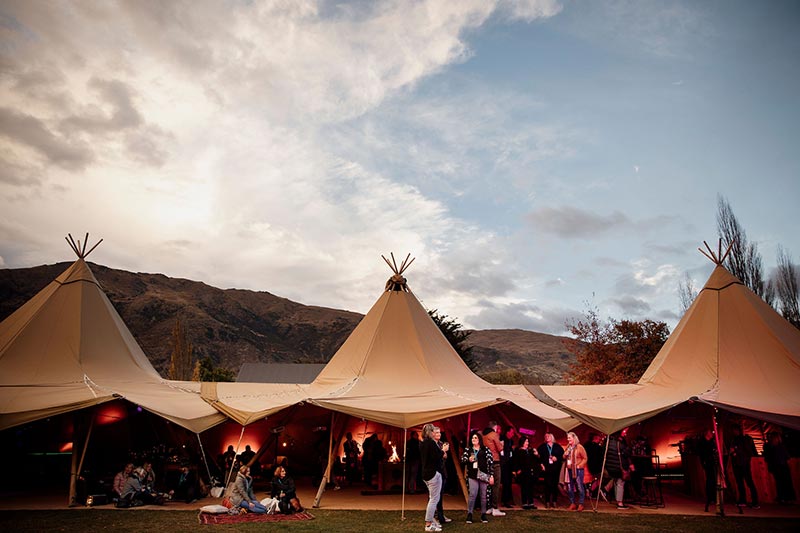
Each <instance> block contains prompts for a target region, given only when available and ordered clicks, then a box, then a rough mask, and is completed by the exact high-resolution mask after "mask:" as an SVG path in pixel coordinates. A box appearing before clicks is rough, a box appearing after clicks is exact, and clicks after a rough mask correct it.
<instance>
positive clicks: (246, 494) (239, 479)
mask: <svg viewBox="0 0 800 533" xmlns="http://www.w3.org/2000/svg"><path fill="white" fill-rule="evenodd" d="M230 499H231V503H232V504H233V506H234V507H235V508H239V509H244V510H245V511H247V512H250V513H258V514H264V513H266V512H267V508H266V507H264V506H263V505H261V502H259V501H258V500H257V499H256V496H255V494H253V478H252V477H250V467H249V466H247V465H244V466H242V467H241V468H239V473H238V474H236V481H235V482H234V483H233V487H232V489H231V495H230Z"/></svg>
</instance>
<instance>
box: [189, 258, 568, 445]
mask: <svg viewBox="0 0 800 533" xmlns="http://www.w3.org/2000/svg"><path fill="white" fill-rule="evenodd" d="M384 259H385V258H384ZM408 259H409V257H406V260H405V261H404V262H403V263H402V264H401V265H400V267H398V266H397V264H396V263H395V262H394V256H392V261H393V262H392V263H390V262H389V261H388V260H387V261H386V262H387V263H388V264H389V266H390V268H392V270H393V272H394V275H393V276H392V277H391V278H390V279H389V281H388V282H387V284H386V288H385V290H384V292H383V294H381V296H380V298H378V301H377V302H376V303H375V304H374V305H373V306H372V308H371V309H370V311H369V312H368V313H367V314H366V316H364V318H363V319H362V320H361V322H360V323H359V324H358V326H357V327H356V329H355V330H353V332H352V333H351V334H350V336H349V337H348V338H347V340H346V341H345V342H344V344H343V345H342V346H341V347H340V348H339V350H338V351H337V352H336V353H335V354H334V356H333V357H332V358H331V360H330V361H329V362H328V364H327V365H326V366H325V368H324V369H323V370H322V372H320V374H319V375H318V376H317V378H316V379H315V380H314V381H313V382H312V383H311V384H308V385H302V384H256V383H225V384H223V383H216V384H204V385H203V397H204V398H205V399H206V400H207V401H209V402H211V403H212V404H213V405H214V406H215V407H216V408H217V409H219V410H220V411H222V412H224V413H226V414H227V415H228V416H230V417H231V418H233V419H234V420H236V421H238V422H239V423H241V424H247V423H250V422H254V421H256V420H259V419H261V418H264V417H265V416H268V415H270V414H273V413H275V412H277V411H279V410H281V409H283V408H285V407H288V406H289V405H293V404H296V403H299V402H310V403H312V404H315V405H319V406H321V407H325V408H328V409H330V410H332V411H337V412H341V413H345V414H348V415H352V416H356V417H360V418H364V419H366V420H372V421H374V422H380V423H383V424H387V425H390V426H394V427H398V428H410V427H414V426H418V425H420V424H424V423H426V422H431V421H434V420H440V419H443V418H447V417H450V416H455V415H459V414H464V413H468V412H471V411H476V410H479V409H482V408H484V407H488V406H491V405H495V404H498V403H503V402H506V401H510V402H513V403H514V404H516V405H518V406H519V407H521V408H522V409H525V410H527V411H529V412H531V413H533V414H534V415H536V416H538V417H540V418H542V419H544V420H545V421H547V422H549V423H551V424H553V425H555V426H558V427H561V428H562V429H569V428H571V427H574V426H575V425H576V424H577V422H576V421H575V420H574V419H573V418H571V417H569V416H568V415H565V414H564V413H563V412H562V411H560V410H558V409H555V408H553V407H551V406H548V405H546V404H544V403H542V402H540V401H539V400H537V399H536V398H535V397H533V396H532V395H531V394H529V393H528V392H527V391H526V390H524V389H523V388H522V387H521V386H519V387H513V386H508V387H502V386H496V385H492V384H490V383H487V382H485V381H484V380H482V379H481V378H479V377H478V376H476V375H475V374H474V373H473V372H472V371H471V370H470V369H469V367H467V365H466V364H465V363H464V362H463V361H462V360H461V358H460V357H459V356H458V354H457V353H456V351H455V350H454V349H453V347H452V346H451V345H450V343H449V342H448V341H447V339H446V338H445V337H444V335H443V334H442V332H441V331H440V330H439V328H438V326H437V325H436V323H435V322H434V321H433V320H432V319H431V317H430V316H429V315H428V313H427V312H426V311H425V308H424V307H423V306H422V304H420V302H419V300H417V299H416V297H414V294H413V293H412V292H411V290H410V289H409V288H408V285H407V282H406V279H405V278H404V277H403V275H402V274H403V272H404V271H405V270H406V269H407V268H408V266H409V265H410V264H411V262H413V259H412V260H411V262H409V261H408Z"/></svg>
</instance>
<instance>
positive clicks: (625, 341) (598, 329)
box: [565, 307, 669, 385]
mask: <svg viewBox="0 0 800 533" xmlns="http://www.w3.org/2000/svg"><path fill="white" fill-rule="evenodd" d="M567 328H568V329H569V330H570V332H571V333H572V334H573V335H575V338H574V339H570V340H568V341H567V342H568V343H569V344H570V348H571V350H572V351H573V352H575V353H576V354H577V359H576V361H575V363H574V364H573V365H571V367H570V370H569V372H568V373H567V375H566V376H565V377H566V378H567V381H568V382H569V383H571V384H575V385H591V384H598V383H636V382H637V381H638V380H639V378H640V377H641V376H642V374H644V371H645V370H646V369H647V367H648V366H649V365H650V363H651V362H652V361H653V358H654V357H655V356H656V354H657V353H658V351H659V350H660V349H661V347H662V346H663V345H664V343H665V342H666V340H667V337H669V327H668V326H667V324H666V323H665V322H655V321H653V320H642V321H632V320H620V321H617V320H613V319H609V320H608V322H604V321H602V320H601V319H600V317H599V314H598V311H597V309H596V308H592V307H589V308H588V309H587V311H586V315H585V317H584V319H583V320H579V321H577V322H574V321H573V322H572V323H567Z"/></svg>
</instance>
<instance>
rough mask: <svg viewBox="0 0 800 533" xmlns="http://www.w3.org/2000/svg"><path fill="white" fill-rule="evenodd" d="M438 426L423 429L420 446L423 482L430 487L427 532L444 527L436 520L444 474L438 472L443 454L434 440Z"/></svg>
mask: <svg viewBox="0 0 800 533" xmlns="http://www.w3.org/2000/svg"><path fill="white" fill-rule="evenodd" d="M434 431H436V426H434V425H433V424H425V425H424V426H423V427H422V444H420V447H419V452H420V466H421V467H422V480H423V481H424V482H425V485H426V486H427V487H428V506H427V507H426V508H425V531H441V530H442V526H441V525H440V524H439V522H437V521H436V520H435V519H434V516H435V515H436V505H437V504H438V503H439V498H440V497H441V493H442V474H440V473H439V472H438V469H437V467H438V465H439V461H441V459H442V456H443V453H442V450H441V449H439V445H438V444H436V441H435V440H433V433H434Z"/></svg>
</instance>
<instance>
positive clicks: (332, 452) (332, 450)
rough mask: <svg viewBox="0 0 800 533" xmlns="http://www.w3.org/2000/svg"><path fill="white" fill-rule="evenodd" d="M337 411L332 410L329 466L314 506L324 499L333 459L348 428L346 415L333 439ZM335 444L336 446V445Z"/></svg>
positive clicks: (317, 505) (316, 506)
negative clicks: (323, 495) (336, 435)
mask: <svg viewBox="0 0 800 533" xmlns="http://www.w3.org/2000/svg"><path fill="white" fill-rule="evenodd" d="M334 415H335V411H332V412H331V441H330V444H331V447H330V449H329V450H328V467H327V468H326V469H325V475H324V476H323V477H322V482H321V483H320V486H319V490H317V496H316V498H314V505H313V507H314V508H318V507H319V502H320V501H321V500H322V494H323V493H324V492H325V486H326V484H327V483H328V481H329V480H330V478H331V470H332V469H333V461H334V460H335V459H336V457H337V454H336V452H337V451H338V450H339V447H340V446H341V445H342V439H343V438H344V433H345V430H346V429H347V416H345V417H344V421H343V422H342V427H341V429H340V430H339V435H338V437H337V438H336V440H335V441H334V440H333V430H334V423H335V419H334ZM334 444H335V446H334Z"/></svg>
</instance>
